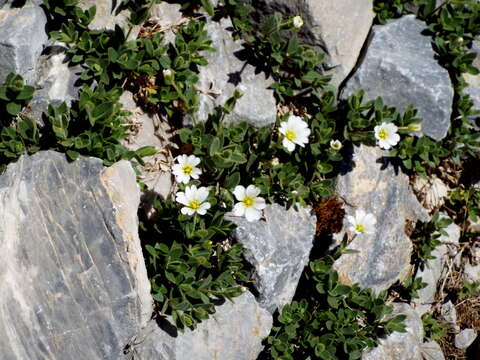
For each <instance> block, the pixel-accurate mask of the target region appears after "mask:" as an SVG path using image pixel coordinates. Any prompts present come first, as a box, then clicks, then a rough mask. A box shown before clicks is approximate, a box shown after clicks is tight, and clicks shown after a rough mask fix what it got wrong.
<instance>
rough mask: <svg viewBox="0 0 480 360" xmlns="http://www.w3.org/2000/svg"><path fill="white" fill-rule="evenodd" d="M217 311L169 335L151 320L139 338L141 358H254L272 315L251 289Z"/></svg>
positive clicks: (253, 359) (180, 359) (259, 349)
mask: <svg viewBox="0 0 480 360" xmlns="http://www.w3.org/2000/svg"><path fill="white" fill-rule="evenodd" d="M216 310H217V312H216V313H215V314H214V315H213V316H212V317H211V318H210V319H208V320H205V321H202V322H201V323H200V324H199V325H198V327H197V328H196V329H195V330H194V331H191V330H190V329H186V330H185V332H184V333H183V334H182V333H178V335H177V336H176V337H172V336H170V335H169V334H168V333H166V332H165V331H163V330H162V329H160V328H159V327H158V325H157V324H156V323H154V322H151V323H150V324H149V326H148V327H147V328H145V329H144V331H142V334H140V336H139V337H138V338H137V343H139V345H138V347H136V348H135V359H138V360H152V359H155V360H192V359H195V360H216V359H218V360H223V359H225V360H226V359H228V360H255V359H257V356H258V354H259V353H260V352H261V351H262V349H263V345H262V339H263V338H265V337H266V336H267V335H268V334H269V333H270V329H271V327H272V316H271V315H270V314H269V313H268V311H266V310H264V309H263V308H261V307H260V306H259V305H258V303H257V302H256V300H255V298H254V297H253V295H252V294H251V293H249V292H248V291H247V292H245V293H244V294H242V295H241V296H239V297H236V298H234V299H233V303H231V302H229V301H227V302H225V303H224V304H223V305H221V306H218V307H217V309H216Z"/></svg>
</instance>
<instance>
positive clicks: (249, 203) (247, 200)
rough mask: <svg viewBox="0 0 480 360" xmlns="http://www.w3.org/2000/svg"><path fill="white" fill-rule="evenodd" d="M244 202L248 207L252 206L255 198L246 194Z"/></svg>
mask: <svg viewBox="0 0 480 360" xmlns="http://www.w3.org/2000/svg"><path fill="white" fill-rule="evenodd" d="M243 203H244V204H245V206H246V207H252V206H253V203H254V199H253V198H252V197H250V196H245V199H243Z"/></svg>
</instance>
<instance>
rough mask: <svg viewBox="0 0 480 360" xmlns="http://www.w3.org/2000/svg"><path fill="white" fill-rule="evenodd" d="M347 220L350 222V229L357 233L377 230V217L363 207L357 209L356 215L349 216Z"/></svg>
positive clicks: (368, 232)
mask: <svg viewBox="0 0 480 360" xmlns="http://www.w3.org/2000/svg"><path fill="white" fill-rule="evenodd" d="M347 220H348V222H349V223H350V225H351V226H350V228H349V230H350V231H353V232H354V233H355V234H363V233H366V234H372V233H374V232H375V224H376V223H377V219H375V216H373V214H367V213H366V212H365V211H363V210H362V209H358V210H356V211H355V216H347Z"/></svg>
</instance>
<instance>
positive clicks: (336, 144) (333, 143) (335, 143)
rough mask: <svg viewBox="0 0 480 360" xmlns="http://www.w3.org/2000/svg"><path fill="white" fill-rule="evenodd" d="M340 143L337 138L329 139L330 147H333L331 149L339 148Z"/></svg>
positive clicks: (340, 146)
mask: <svg viewBox="0 0 480 360" xmlns="http://www.w3.org/2000/svg"><path fill="white" fill-rule="evenodd" d="M342 146H343V145H342V143H341V142H340V141H339V140H331V141H330V147H331V148H332V149H333V150H336V151H338V150H340V149H341V148H342Z"/></svg>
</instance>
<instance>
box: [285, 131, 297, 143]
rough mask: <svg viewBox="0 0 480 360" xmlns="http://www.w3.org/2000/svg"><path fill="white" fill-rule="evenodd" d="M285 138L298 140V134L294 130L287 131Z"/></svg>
mask: <svg viewBox="0 0 480 360" xmlns="http://www.w3.org/2000/svg"><path fill="white" fill-rule="evenodd" d="M285 137H286V138H287V139H288V140H290V141H293V140H295V139H296V137H297V134H296V133H295V131H293V130H287V132H286V133H285Z"/></svg>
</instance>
